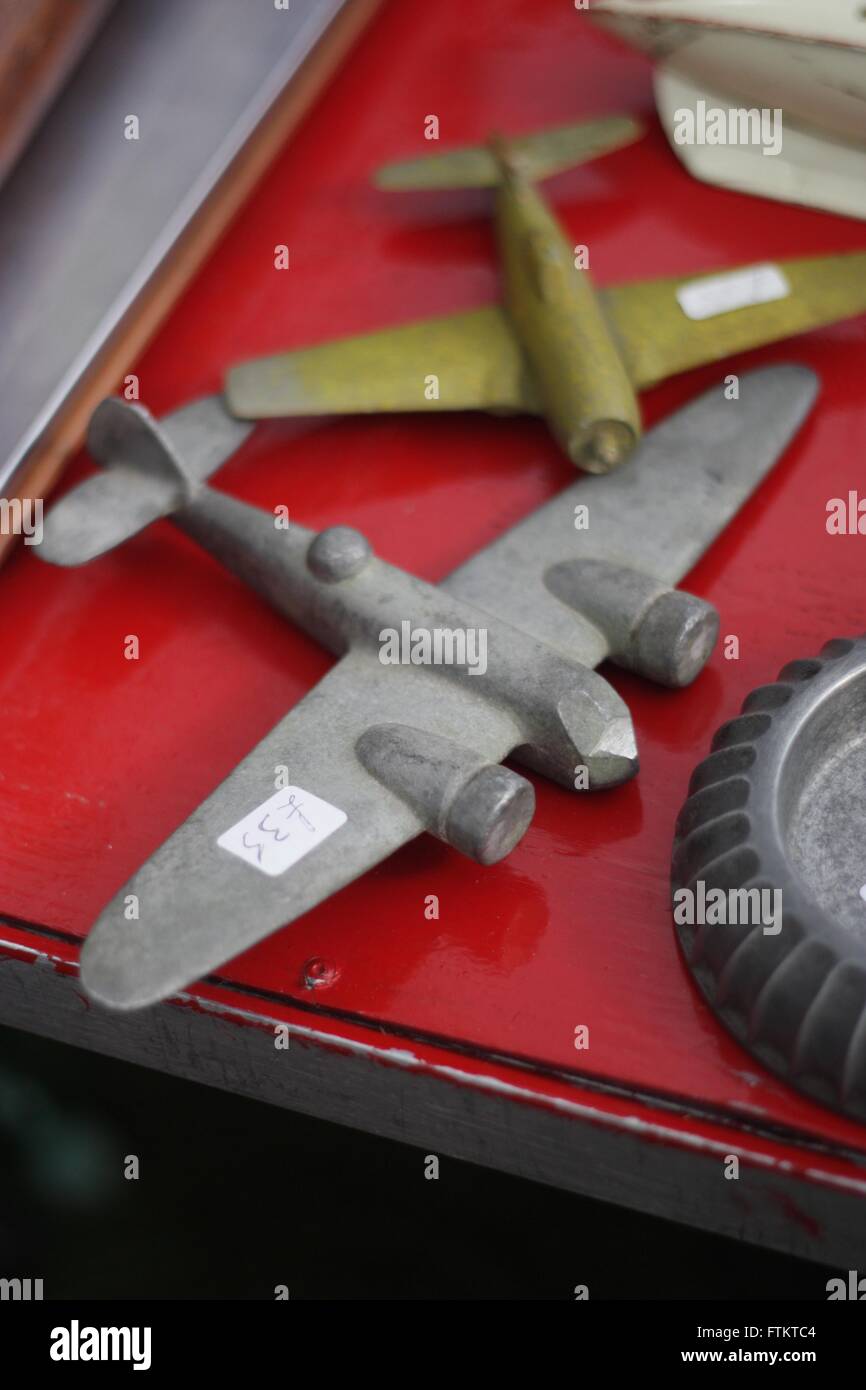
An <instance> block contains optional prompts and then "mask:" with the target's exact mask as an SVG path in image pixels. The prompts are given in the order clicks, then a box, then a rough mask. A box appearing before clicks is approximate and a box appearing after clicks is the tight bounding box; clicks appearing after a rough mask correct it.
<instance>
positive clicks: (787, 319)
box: [599, 251, 866, 389]
mask: <svg viewBox="0 0 866 1390" xmlns="http://www.w3.org/2000/svg"><path fill="white" fill-rule="evenodd" d="M599 293H600V295H601V300H602V304H603V306H604V309H605V312H606V313H607V315H608V317H609V319H610V322H611V326H612V328H613V330H614V333H615V336H616V339H617V341H618V343H619V345H620V348H621V350H622V353H623V356H624V358H625V362H626V366H627V367H628V371H629V375H630V376H631V379H632V381H633V382H634V385H635V386H636V387H637V388H638V389H642V388H643V387H646V386H653V385H655V383H656V382H658V381H663V380H664V379H665V378H666V377H669V376H675V375H676V374H677V372H685V371H688V370H689V368H691V367H697V366H700V365H701V363H703V362H717V361H719V360H720V359H721V358H723V357H729V356H730V355H731V354H732V353H735V352H744V351H746V350H747V349H748V348H754V347H760V346H761V345H762V344H764V343H774V342H777V341H778V340H779V339H780V338H788V337H791V336H792V335H793V334H795V333H805V332H807V331H808V330H809V329H811V328H820V327H821V326H822V325H824V324H828V323H834V322H835V321H836V320H837V319H846V318H851V317H853V316H854V315H855V314H861V313H863V312H864V311H866V252H862V251H855V252H850V253H849V254H847V255H839V256H810V257H805V258H802V259H799V260H779V261H772V262H764V263H761V264H758V265H750V266H737V267H735V268H734V269H729V270H723V271H716V272H713V273H711V274H708V275H701V276H694V275H686V276H675V277H673V278H672V279H663V280H640V281H636V282H635V283H633V284H628V285H617V286H613V287H610V288H608V289H604V290H601V291H600V292H599Z"/></svg>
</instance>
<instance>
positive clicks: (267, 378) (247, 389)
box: [225, 304, 538, 420]
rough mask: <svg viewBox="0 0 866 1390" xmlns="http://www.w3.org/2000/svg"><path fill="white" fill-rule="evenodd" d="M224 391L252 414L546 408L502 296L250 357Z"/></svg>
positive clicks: (241, 413)
mask: <svg viewBox="0 0 866 1390" xmlns="http://www.w3.org/2000/svg"><path fill="white" fill-rule="evenodd" d="M225 397H226V401H227V404H228V407H229V410H230V411H231V412H232V414H233V415H236V416H238V417H240V418H241V419H246V420H260V419H267V418H269V417H271V416H291V415H354V414H364V413H368V412H369V413H374V412H379V411H383V410H384V411H399V410H407V411H408V410H495V411H499V410H501V411H527V412H531V413H533V414H534V413H535V412H536V411H537V410H538V404H537V401H536V398H535V393H534V388H533V385H532V381H531V379H530V377H529V374H528V371H527V367H526V362H525V359H524V357H523V353H522V352H521V350H520V347H519V345H518V343H517V340H516V338H515V336H514V333H513V331H512V329H511V327H510V325H509V323H508V320H507V318H506V316H505V314H504V313H503V311H502V310H501V309H500V308H499V307H498V305H495V304H492V305H489V306H488V307H486V308H484V309H471V310H469V311H468V312H464V313H459V314H447V315H444V316H443V317H440V318H432V319H426V320H424V321H422V322H420V323H409V324H404V325H402V326H400V327H397V328H385V329H381V330H379V331H377V332H375V333H363V334H361V335H360V336H358V337H354V338H342V339H338V340H336V341H334V342H328V343H322V344H320V345H319V346H317V347H311V348H301V349H299V350H298V351H295V352H281V353H277V354H276V355H275V356H273V357H262V358H258V359H255V360H253V361H251V362H242V363H240V364H239V365H238V366H236V367H233V368H232V369H231V371H230V372H229V373H228V375H227V377H226V383H225Z"/></svg>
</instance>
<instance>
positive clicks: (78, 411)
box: [0, 0, 382, 563]
mask: <svg viewBox="0 0 866 1390" xmlns="http://www.w3.org/2000/svg"><path fill="white" fill-rule="evenodd" d="M8 3H9V0H0V5H8ZM381 3H382V0H352V3H351V4H349V5H347V6H346V8H345V9H344V10H342V11H341V13H340V14H339V15H338V17H337V19H336V20H335V21H334V23H333V24H332V25H331V26H330V27H329V28H328V30H327V31H326V33H325V34H324V35H323V37H322V39H321V40H320V41H319V43H318V44H317V45H316V47H315V48H314V49H313V51H312V52H311V53H310V55H309V57H308V58H307V59H306V61H305V62H304V63H303V64H302V65H301V67H300V68H299V69H298V71H297V72H296V74H295V76H294V77H293V79H292V81H291V82H290V83H289V84H288V85H287V87H286V88H285V90H284V92H283V93H282V95H281V96H280V98H279V99H278V101H277V102H275V104H274V105H273V106H272V108H271V110H270V111H269V112H268V115H267V116H266V117H265V119H264V121H263V122H262V123H261V125H260V126H259V128H258V130H257V131H256V133H255V135H254V136H253V137H252V139H251V140H249V141H248V142H247V144H246V146H245V147H244V149H243V150H242V152H241V154H240V155H239V156H238V157H237V159H236V160H235V161H234V163H233V164H232V166H231V168H230V169H229V171H228V173H227V174H226V175H225V176H224V178H223V179H222V180H221V181H220V182H219V184H218V185H217V186H216V188H215V189H214V191H213V193H212V194H211V196H210V198H209V199H208V200H207V202H206V203H205V204H204V205H203V206H202V208H201V209H200V210H199V212H198V213H197V215H196V216H195V217H194V218H193V220H192V221H191V222H190V224H189V226H188V227H187V228H186V230H185V231H184V233H183V235H182V236H181V237H180V239H179V240H178V242H177V243H176V244H175V247H174V249H173V252H172V254H171V255H170V256H169V257H168V258H167V259H166V260H165V261H164V262H163V264H162V266H161V267H160V269H159V270H158V272H157V273H156V275H155V276H154V277H153V278H152V280H151V281H150V284H149V285H148V287H147V290H146V291H145V292H144V294H142V295H141V296H139V298H138V300H137V301H136V303H135V305H134V307H133V309H132V311H131V312H130V313H129V314H127V316H126V318H125V319H124V320H123V322H122V323H121V324H120V326H119V327H118V329H117V331H116V332H115V333H114V334H113V335H112V337H111V338H110V339H109V341H108V342H107V343H106V345H105V348H104V349H103V351H102V352H101V353H99V354H98V356H97V357H95V358H94V360H93V362H92V363H91V366H90V370H89V372H88V373H87V375H86V376H85V377H84V378H83V379H82V381H81V382H80V383H79V385H78V388H77V390H76V391H75V392H73V393H72V395H71V396H70V397H69V399H68V402H67V404H66V407H65V408H64V410H63V411H62V412H61V413H60V414H59V415H58V416H57V417H56V419H55V420H54V423H53V425H52V426H51V428H50V429H49V430H48V431H46V433H45V435H44V436H43V439H42V441H41V443H40V446H39V448H38V450H36V451H34V454H33V456H32V459H31V462H30V466H29V468H28V471H27V473H26V475H25V478H24V480H23V482H22V483H21V485H20V486H19V488H18V490H17V495H18V496H20V497H27V496H30V497H34V498H36V497H42V498H44V497H46V496H47V495H48V493H49V492H50V491H51V489H52V487H53V486H54V484H55V483H56V481H57V479H58V477H59V476H60V473H61V472H62V470H63V466H64V464H65V463H66V460H67V459H68V458H69V456H70V454H71V453H73V452H74V450H75V449H77V448H78V447H79V446H80V444H81V442H82V440H83V437H84V432H85V428H86V424H87V420H88V418H89V416H90V413H91V411H92V410H93V408H94V406H95V405H96V404H97V402H98V401H99V400H101V399H102V397H103V396H105V395H108V394H110V393H111V391H113V390H114V389H115V388H116V385H117V383H118V381H119V380H120V379H121V378H122V376H123V373H124V371H125V370H126V368H127V367H128V365H129V363H130V362H132V361H133V360H134V359H135V357H136V356H137V355H138V354H139V353H140V352H141V350H142V349H143V347H144V346H145V344H146V343H147V342H148V340H149V339H150V337H151V336H152V335H153V333H154V332H155V331H156V329H157V328H158V327H159V325H160V323H161V322H162V320H163V319H164V318H165V316H166V315H167V314H168V312H169V310H170V309H171V307H172V305H173V303H174V302H175V300H176V299H177V297H178V295H179V294H180V293H181V291H182V290H183V288H184V286H185V285H186V283H187V282H188V281H189V279H190V278H191V277H192V275H193V274H194V273H195V271H196V270H197V268H198V267H199V265H200V264H201V263H202V261H203V260H204V258H205V257H206V256H207V254H208V252H209V251H210V249H211V247H212V246H213V245H214V243H215V242H216V240H217V238H218V237H219V235H220V233H221V232H222V231H223V230H224V228H225V227H226V225H227V223H228V222H229V221H230V219H231V218H232V216H233V215H234V213H235V212H236V211H237V209H238V208H239V207H240V205H241V204H242V203H243V201H244V199H245V198H246V197H247V196H248V194H249V193H250V191H251V190H252V188H253V187H254V186H255V184H256V182H257V180H258V179H259V178H260V177H261V175H262V174H263V173H264V171H265V169H266V168H267V166H268V164H269V163H270V162H271V160H272V159H273V158H274V156H275V155H276V154H277V152H278V151H279V150H280V148H281V147H282V145H283V144H284V143H285V141H286V139H287V138H288V136H289V135H290V134H291V132H292V131H293V130H294V129H295V127H296V126H297V125H298V124H299V122H300V121H301V119H302V118H303V116H304V115H305V113H306V112H307V110H308V109H309V107H310V106H311V104H312V103H313V101H314V100H315V98H316V96H317V95H318V94H319V92H320V91H321V90H322V88H323V87H324V85H325V83H326V82H327V81H328V79H329V78H330V77H331V75H332V74H333V72H334V71H335V69H336V68H337V67H338V66H339V64H340V62H341V61H342V60H343V58H344V57H345V56H346V54H347V53H348V51H349V49H350V48H351V46H352V44H353V43H354V41H355V40H356V39H357V37H358V36H359V34H360V33H361V31H362V29H363V28H364V27H365V26H366V25H367V23H368V22H369V21H370V19H371V18H372V16H373V14H374V13H375V11H376V10H377V9H378V8H379V6H380V5H381ZM17 539H18V538H17V537H16V536H14V535H12V536H0V563H2V561H3V560H4V559H5V557H6V554H7V553H8V551H9V550H10V549H11V547H12V546H13V545H14V544H15V542H16V540H17Z"/></svg>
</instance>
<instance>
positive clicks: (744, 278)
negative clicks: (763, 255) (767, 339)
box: [677, 264, 791, 319]
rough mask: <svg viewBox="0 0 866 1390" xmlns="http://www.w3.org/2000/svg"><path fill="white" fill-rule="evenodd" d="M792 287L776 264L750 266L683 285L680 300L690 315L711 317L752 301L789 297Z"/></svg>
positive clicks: (747, 306)
mask: <svg viewBox="0 0 866 1390" xmlns="http://www.w3.org/2000/svg"><path fill="white" fill-rule="evenodd" d="M790 293H791V286H790V285H789V284H788V281H787V280H786V279H785V276H784V275H783V274H782V272H781V270H780V269H779V267H778V266H777V265H769V264H767V265H750V266H746V267H745V268H742V269H740V270H732V271H730V272H729V273H727V274H725V275H710V276H707V277H705V278H704V279H703V280H690V281H689V283H688V284H687V285H680V287H679V289H678V290H677V300H678V301H679V305H680V308H681V309H682V311H683V313H684V314H685V315H686V317H687V318H690V319H712V318H715V316H716V315H717V314H729V313H731V311H732V310H733V309H747V308H749V306H750V305H752V304H769V303H770V301H771V300H773V299H786V298H787V296H788V295H789V294H790Z"/></svg>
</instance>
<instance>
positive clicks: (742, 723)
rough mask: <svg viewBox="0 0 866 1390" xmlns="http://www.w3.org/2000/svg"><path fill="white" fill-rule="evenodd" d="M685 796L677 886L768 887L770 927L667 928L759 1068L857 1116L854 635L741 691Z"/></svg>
mask: <svg viewBox="0 0 866 1390" xmlns="http://www.w3.org/2000/svg"><path fill="white" fill-rule="evenodd" d="M690 792H691V795H690V797H689V799H688V801H687V802H686V803H685V805H684V807H683V809H682V812H681V813H680V818H679V821H678V825H677V838H676V842H675V846H674V857H673V870H672V881H673V886H674V890H675V892H676V891H678V890H682V889H690V890H691V891H693V892H696V893H697V892H703V893H704V894H705V893H706V892H707V891H708V890H709V889H711V888H718V887H721V888H723V889H724V890H725V891H726V892H730V891H735V892H736V891H738V890H739V891H740V892H743V891H749V890H753V889H755V888H765V889H767V890H772V891H773V892H776V893H778V894H779V898H778V903H779V910H778V914H777V918H774V919H773V921H772V922H771V924H770V929H769V930H767V929H765V928H766V925H767V919H766V917H764V918H762V920H761V921H758V920H756V914H752V915H751V916H749V918H748V920H745V921H743V920H739V921H737V922H736V923H732V922H731V921H730V920H728V921H727V922H725V923H706V922H704V923H700V922H696V923H693V924H692V923H688V924H685V923H683V924H678V928H677V929H678V932H679V936H680V940H681V943H682V946H683V950H684V952H685V954H686V958H687V960H688V962H689V965H690V967H691V969H692V971H693V973H694V975H695V978H696V980H697V982H698V984H699V985H700V987H701V989H702V990H703V992H704V994H705V995H706V996H707V998H708V999H709V1001H710V1003H711V1004H712V1006H713V1008H714V1009H715V1010H716V1011H717V1012H718V1013H719V1015H720V1017H721V1018H722V1020H723V1022H725V1023H726V1024H727V1026H728V1027H729V1028H731V1029H732V1030H733V1032H734V1033H735V1034H736V1036H737V1037H738V1038H739V1039H740V1040H741V1041H742V1042H743V1043H744V1044H745V1045H746V1046H747V1047H748V1048H750V1049H751V1051H753V1052H754V1053H756V1055H757V1056H758V1057H760V1058H761V1060H762V1061H763V1062H764V1063H765V1064H766V1065H767V1066H768V1067H770V1068H771V1069H772V1070H773V1071H776V1072H779V1073H780V1074H781V1075H782V1076H784V1077H785V1079H786V1080H787V1081H789V1082H791V1083H792V1084H793V1085H795V1086H797V1087H798V1088H799V1089H800V1090H803V1091H805V1092H806V1093H807V1094H809V1095H811V1096H813V1097H815V1098H816V1099H818V1100H821V1101H824V1102H825V1103H828V1104H831V1105H833V1106H835V1107H836V1108H838V1109H841V1110H844V1111H846V1112H847V1113H849V1114H851V1115H854V1116H855V1117H856V1118H858V1119H861V1120H863V1119H866V901H864V899H866V851H864V848H863V845H864V830H866V638H862V637H861V638H859V639H858V640H856V641H855V640H848V639H840V640H835V641H832V642H829V643H828V644H827V645H826V646H825V647H824V648H823V650H822V652H821V655H820V657H817V658H814V659H808V660H803V661H792V662H790V663H789V664H788V665H787V666H785V667H784V668H783V669H782V671H781V672H780V673H779V677H778V680H777V681H776V682H775V683H774V684H772V685H767V686H762V687H760V688H759V689H758V690H755V691H753V692H752V694H751V695H750V696H749V697H748V698H747V699H746V701H745V702H744V704H743V708H742V713H741V715H740V716H739V717H738V718H736V719H733V720H731V721H730V722H729V723H727V724H724V725H722V727H721V729H719V731H718V733H717V734H716V736H715V739H714V740H713V752H712V753H711V754H710V756H709V757H708V758H707V759H705V761H704V762H702V763H701V764H700V765H699V766H698V768H697V769H696V770H695V773H694V775H693V777H692V781H691V785H690ZM700 883H703V884H704V885H705V888H704V889H703V890H700V889H699V887H698V885H699V884H700ZM743 901H744V902H745V899H743ZM755 903H756V905H757V899H755Z"/></svg>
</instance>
